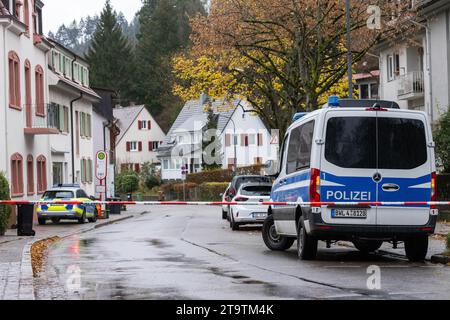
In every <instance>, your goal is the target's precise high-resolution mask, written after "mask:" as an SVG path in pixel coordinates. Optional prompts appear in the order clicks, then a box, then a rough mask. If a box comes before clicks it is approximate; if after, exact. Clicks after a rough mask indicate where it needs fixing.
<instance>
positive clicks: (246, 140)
mask: <svg viewBox="0 0 450 320" xmlns="http://www.w3.org/2000/svg"><path fill="white" fill-rule="evenodd" d="M244 140H245V146H246V147H248V135H247V134H246V135H245V139H244Z"/></svg>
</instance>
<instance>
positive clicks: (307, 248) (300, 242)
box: [297, 218, 318, 260]
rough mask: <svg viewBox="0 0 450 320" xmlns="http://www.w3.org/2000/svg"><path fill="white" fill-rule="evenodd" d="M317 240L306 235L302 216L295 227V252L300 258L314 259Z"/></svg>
mask: <svg viewBox="0 0 450 320" xmlns="http://www.w3.org/2000/svg"><path fill="white" fill-rule="evenodd" d="M317 246H318V241H317V239H315V238H314V237H312V236H310V235H308V233H307V232H306V229H305V223H304V222H303V218H301V219H300V221H299V222H298V228H297V253H298V257H299V258H300V259H301V260H314V259H315V258H316V256H317Z"/></svg>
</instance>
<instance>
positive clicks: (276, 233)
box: [263, 96, 438, 261]
mask: <svg viewBox="0 0 450 320" xmlns="http://www.w3.org/2000/svg"><path fill="white" fill-rule="evenodd" d="M434 147H435V144H434V142H433V137H432V130H431V126H430V124H429V120H428V118H427V115H426V113H424V112H420V111H412V110H401V109H400V108H399V106H398V104H396V103H395V102H389V101H379V100H376V101H375V100H351V99H342V100H340V99H339V98H338V97H334V96H333V97H330V99H329V102H328V104H327V105H325V106H324V107H323V108H321V109H320V110H316V111H314V112H311V113H301V114H296V115H295V117H294V121H293V123H292V125H291V126H290V127H289V128H288V130H287V133H286V135H285V137H284V142H283V145H282V148H281V151H280V161H278V162H277V163H275V162H269V163H268V164H267V171H268V173H269V174H270V175H272V176H274V177H275V182H274V184H273V187H272V192H271V201H272V202H274V203H280V202H281V203H284V202H289V203H305V202H307V203H317V202H319V203H320V204H323V203H325V202H327V203H331V205H317V206H312V205H309V206H306V205H272V206H270V208H269V212H268V218H267V219H266V221H265V223H264V227H263V239H264V242H265V244H266V245H267V247H268V248H269V249H271V250H275V251H282V250H287V249H289V248H290V247H291V246H292V245H293V243H294V242H295V240H296V239H298V241H297V243H298V245H297V248H298V255H299V257H300V259H302V260H313V259H315V258H316V255H317V248H318V241H325V242H326V244H327V248H329V247H330V246H331V244H332V243H334V242H336V241H340V240H344V241H351V242H353V244H354V246H355V247H356V248H357V249H359V250H360V251H362V252H366V253H369V252H374V251H376V250H378V249H379V248H380V247H381V245H382V244H383V242H391V243H392V244H393V246H394V247H395V248H396V247H397V244H398V243H399V242H404V244H405V251H406V255H407V257H408V259H409V260H410V261H422V260H424V259H425V257H426V254H427V251H428V238H429V235H430V234H433V233H434V230H435V227H436V221H437V215H438V211H437V209H436V208H435V207H431V206H429V205H418V204H416V202H429V201H434V200H436V191H435V186H436V164H435V153H434ZM270 172H271V173H270ZM404 201H405V202H414V203H415V204H414V205H402V206H400V205H395V206H392V205H380V202H404ZM339 203H343V205H340V204H339ZM349 203H351V205H348V204H349ZM361 203H371V204H375V205H362V204H361ZM345 204H347V205H345Z"/></svg>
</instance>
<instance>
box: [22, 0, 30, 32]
mask: <svg viewBox="0 0 450 320" xmlns="http://www.w3.org/2000/svg"><path fill="white" fill-rule="evenodd" d="M28 1H29V0H24V6H23V23H25V25H26V26H27V35H29V34H30V5H29V3H28Z"/></svg>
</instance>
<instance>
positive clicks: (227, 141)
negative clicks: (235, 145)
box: [225, 134, 231, 147]
mask: <svg viewBox="0 0 450 320" xmlns="http://www.w3.org/2000/svg"><path fill="white" fill-rule="evenodd" d="M229 146H231V135H230V134H226V135H225V147H229Z"/></svg>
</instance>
